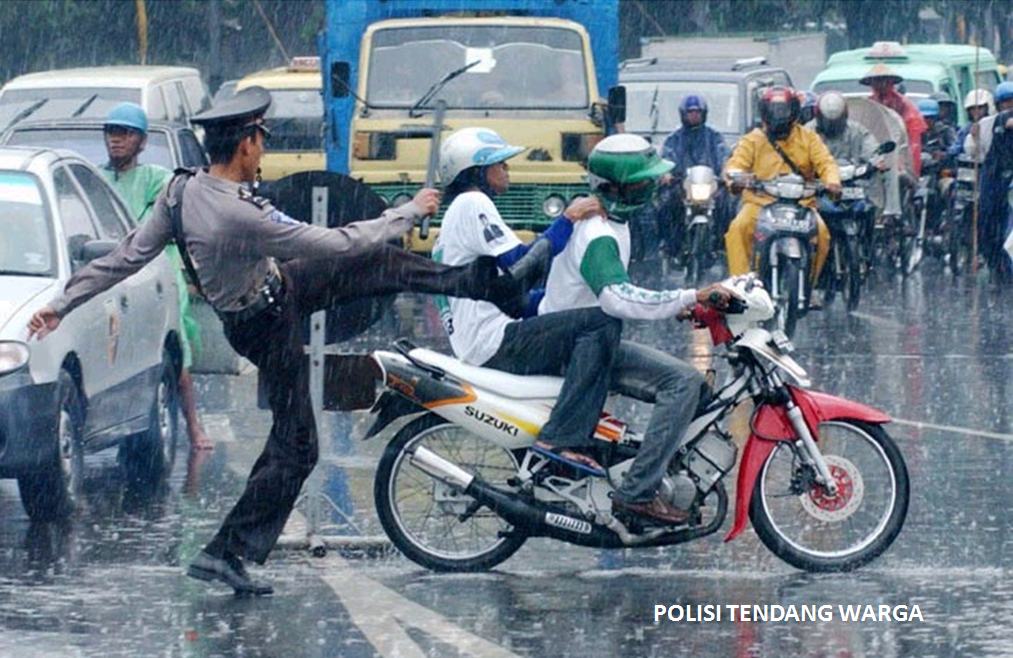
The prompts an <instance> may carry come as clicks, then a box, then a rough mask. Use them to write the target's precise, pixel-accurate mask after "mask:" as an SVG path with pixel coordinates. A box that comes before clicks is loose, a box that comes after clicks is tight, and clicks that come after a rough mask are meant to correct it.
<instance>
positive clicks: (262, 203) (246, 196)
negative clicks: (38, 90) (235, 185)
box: [239, 187, 271, 210]
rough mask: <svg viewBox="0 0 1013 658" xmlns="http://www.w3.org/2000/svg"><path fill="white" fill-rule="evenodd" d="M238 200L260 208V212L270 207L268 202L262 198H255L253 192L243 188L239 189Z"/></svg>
mask: <svg viewBox="0 0 1013 658" xmlns="http://www.w3.org/2000/svg"><path fill="white" fill-rule="evenodd" d="M239 198H240V199H242V200H243V201H247V202H249V203H252V204H253V205H255V206H257V207H258V208H260V209H261V210H263V209H264V208H266V207H268V206H269V205H271V202H270V201H268V200H267V199H265V198H264V197H262V196H257V195H256V194H254V193H253V192H251V191H249V190H248V189H246V188H245V187H241V188H239Z"/></svg>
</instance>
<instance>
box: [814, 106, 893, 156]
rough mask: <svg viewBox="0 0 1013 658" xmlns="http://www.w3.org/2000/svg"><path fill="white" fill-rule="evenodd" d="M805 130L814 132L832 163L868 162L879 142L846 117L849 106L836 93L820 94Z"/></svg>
mask: <svg viewBox="0 0 1013 658" xmlns="http://www.w3.org/2000/svg"><path fill="white" fill-rule="evenodd" d="M806 128H810V129H812V130H815V131H816V134H818V135H819V136H820V138H822V139H823V143H824V144H826V145H827V148H828V149H830V155H832V156H834V160H848V161H850V162H852V163H854V164H858V163H861V162H868V161H869V160H871V159H872V156H873V155H874V153H875V151H876V148H878V147H879V141H878V140H877V139H876V138H875V137H873V136H872V133H870V132H869V130H868V129H867V128H866V127H865V126H863V125H862V124H860V123H858V122H857V121H852V120H851V119H849V118H848V103H847V101H846V100H845V99H844V96H843V95H842V94H841V93H840V92H838V91H828V92H825V93H823V94H820V97H819V99H818V100H817V101H816V118H815V119H813V120H812V121H810V122H809V123H808V124H806Z"/></svg>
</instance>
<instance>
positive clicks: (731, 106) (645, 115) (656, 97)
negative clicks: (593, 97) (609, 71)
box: [624, 80, 744, 134]
mask: <svg viewBox="0 0 1013 658" xmlns="http://www.w3.org/2000/svg"><path fill="white" fill-rule="evenodd" d="M624 85H625V86H626V130H628V131H630V132H635V133H651V132H664V133H668V132H672V131H673V130H675V129H676V128H678V127H679V126H681V125H682V122H681V121H680V120H679V103H681V102H682V99H683V98H684V97H686V96H688V95H689V94H696V95H697V96H701V97H702V98H703V99H704V100H705V101H707V125H708V126H710V127H711V128H713V129H714V130H717V131H718V132H721V133H729V134H740V133H742V132H744V131H743V126H742V105H741V98H740V91H739V85H738V84H736V83H733V82H700V81H698V80H692V81H691V80H676V81H665V82H640V81H637V82H625V83H624Z"/></svg>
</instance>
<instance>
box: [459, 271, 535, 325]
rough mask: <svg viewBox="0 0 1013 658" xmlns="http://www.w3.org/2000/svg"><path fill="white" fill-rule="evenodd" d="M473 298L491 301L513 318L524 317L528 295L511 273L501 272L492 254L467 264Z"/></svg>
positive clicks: (470, 295)
mask: <svg viewBox="0 0 1013 658" xmlns="http://www.w3.org/2000/svg"><path fill="white" fill-rule="evenodd" d="M467 269H468V279H469V281H470V287H471V290H470V293H471V294H469V295H468V296H469V297H471V298H472V299H481V300H484V301H487V302H491V303H493V304H495V305H496V307H497V308H498V309H499V310H501V311H503V312H504V313H506V314H507V315H509V316H510V317H512V318H521V317H524V312H525V310H526V309H527V305H528V295H527V293H526V291H525V290H524V285H523V283H522V282H521V281H518V280H517V279H515V278H514V277H512V276H510V275H509V274H501V273H500V271H499V267H498V266H497V265H496V259H495V258H493V257H492V256H479V257H478V258H477V259H476V260H475V261H474V262H473V263H471V264H469V265H468V266H467Z"/></svg>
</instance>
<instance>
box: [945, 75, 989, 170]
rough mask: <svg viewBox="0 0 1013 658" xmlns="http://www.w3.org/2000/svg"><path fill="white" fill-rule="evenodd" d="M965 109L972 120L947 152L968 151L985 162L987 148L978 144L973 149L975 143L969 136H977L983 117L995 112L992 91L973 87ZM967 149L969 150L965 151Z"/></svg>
mask: <svg viewBox="0 0 1013 658" xmlns="http://www.w3.org/2000/svg"><path fill="white" fill-rule="evenodd" d="M964 109H965V110H967V118H968V119H970V121H968V123H967V125H965V126H964V127H963V128H961V129H960V132H959V133H957V141H955V142H954V143H953V145H952V146H951V147H950V150H949V151H948V153H947V154H948V155H950V156H958V155H960V154H961V153H967V154H968V155H970V156H971V157H973V158H976V159H977V160H978V161H979V162H983V161H984V159H985V151H986V150H987V149H985V148H978V147H977V145H975V148H973V149H971V148H968V147H970V146H972V143H973V140H972V139H968V137H969V136H971V137H977V136H978V133H979V132H980V130H981V127H980V125H979V124H981V122H982V119H984V118H985V117H988V116H992V115H994V114H995V98H994V97H993V96H992V92H990V91H989V90H987V89H972V90H971V91H969V92H967V96H965V97H964ZM965 149H967V150H966V151H965Z"/></svg>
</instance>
